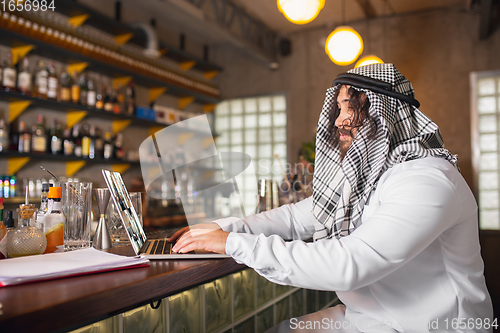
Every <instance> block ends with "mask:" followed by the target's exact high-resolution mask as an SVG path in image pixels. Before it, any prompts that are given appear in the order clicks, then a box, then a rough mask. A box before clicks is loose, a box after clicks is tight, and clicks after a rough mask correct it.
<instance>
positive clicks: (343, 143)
mask: <svg viewBox="0 0 500 333" xmlns="http://www.w3.org/2000/svg"><path fill="white" fill-rule="evenodd" d="M340 134H343V135H347V136H348V139H347V140H345V139H344V140H340ZM337 137H338V140H339V150H340V160H341V161H342V160H343V159H344V157H345V155H346V154H347V150H349V147H350V146H351V143H352V134H351V131H348V130H346V129H343V128H339V129H338V130H337Z"/></svg>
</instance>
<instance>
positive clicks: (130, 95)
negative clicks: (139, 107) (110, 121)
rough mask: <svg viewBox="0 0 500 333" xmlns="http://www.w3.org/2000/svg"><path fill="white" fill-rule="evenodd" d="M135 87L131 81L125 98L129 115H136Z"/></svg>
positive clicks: (126, 111)
mask: <svg viewBox="0 0 500 333" xmlns="http://www.w3.org/2000/svg"><path fill="white" fill-rule="evenodd" d="M135 108H136V104H135V88H134V84H133V83H132V82H130V83H129V84H128V86H127V94H126V99H125V108H124V109H125V114H128V115H129V116H132V115H135Z"/></svg>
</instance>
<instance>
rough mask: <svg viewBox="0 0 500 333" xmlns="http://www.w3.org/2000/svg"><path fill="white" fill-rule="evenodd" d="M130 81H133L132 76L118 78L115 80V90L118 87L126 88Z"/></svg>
mask: <svg viewBox="0 0 500 333" xmlns="http://www.w3.org/2000/svg"><path fill="white" fill-rule="evenodd" d="M130 81H132V76H124V77H117V78H114V79H113V88H115V89H116V88H118V86H119V85H120V86H122V87H124V86H126V85H127V84H128V83H129V82H130Z"/></svg>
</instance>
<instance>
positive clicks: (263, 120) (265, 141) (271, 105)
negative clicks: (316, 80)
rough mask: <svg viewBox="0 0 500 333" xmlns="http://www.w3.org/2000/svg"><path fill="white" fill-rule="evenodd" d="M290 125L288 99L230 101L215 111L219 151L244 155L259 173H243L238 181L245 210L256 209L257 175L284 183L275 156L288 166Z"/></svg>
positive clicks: (262, 98)
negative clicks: (287, 130) (287, 128)
mask: <svg viewBox="0 0 500 333" xmlns="http://www.w3.org/2000/svg"><path fill="white" fill-rule="evenodd" d="M286 122H287V121H286V97H285V96H284V95H273V96H261V97H252V98H241V99H233V100H226V101H224V102H222V103H220V104H218V105H217V107H216V109H215V131H216V132H217V133H218V134H219V135H220V136H219V137H218V138H217V139H216V144H217V149H218V150H219V151H222V152H223V151H231V152H244V153H246V154H248V155H249V156H250V157H251V158H252V165H253V168H254V170H255V173H253V174H251V175H247V174H246V173H242V174H241V175H240V177H241V178H242V179H241V181H238V184H241V185H239V190H240V193H241V194H242V197H243V202H244V205H245V207H247V206H250V207H251V206H252V205H253V207H254V208H255V202H256V194H257V182H256V180H257V179H255V175H256V176H257V178H258V179H261V178H266V179H274V180H278V181H281V180H282V179H283V174H282V172H281V168H280V166H279V164H278V163H277V160H276V159H275V158H274V155H276V154H277V155H278V156H279V158H280V160H281V162H282V163H286V161H287V140H286ZM248 213H249V212H247V215H248Z"/></svg>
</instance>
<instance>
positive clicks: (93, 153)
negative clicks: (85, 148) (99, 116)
mask: <svg viewBox="0 0 500 333" xmlns="http://www.w3.org/2000/svg"><path fill="white" fill-rule="evenodd" d="M89 138H90V144H89V158H91V159H93V158H95V157H96V148H95V144H96V136H95V125H90V129H89Z"/></svg>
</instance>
